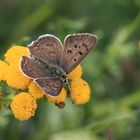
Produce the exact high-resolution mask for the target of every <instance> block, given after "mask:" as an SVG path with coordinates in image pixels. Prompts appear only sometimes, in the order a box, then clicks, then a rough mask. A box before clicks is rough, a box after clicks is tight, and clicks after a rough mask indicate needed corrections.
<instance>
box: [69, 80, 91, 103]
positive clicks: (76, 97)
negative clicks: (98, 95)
mask: <svg viewBox="0 0 140 140" xmlns="http://www.w3.org/2000/svg"><path fill="white" fill-rule="evenodd" d="M70 88H71V99H72V101H73V102H74V103H75V104H85V103H86V102H88V101H89V99H90V87H89V85H88V83H87V82H86V81H84V80H82V79H80V78H79V79H78V78H77V79H73V80H72V81H71V85H70Z"/></svg>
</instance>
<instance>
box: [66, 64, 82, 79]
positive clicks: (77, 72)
mask: <svg viewBox="0 0 140 140" xmlns="http://www.w3.org/2000/svg"><path fill="white" fill-rule="evenodd" d="M67 76H68V78H69V79H73V78H81V76H82V67H81V65H78V66H77V67H76V68H75V69H74V70H73V71H72V72H71V73H70V74H68V75H67Z"/></svg>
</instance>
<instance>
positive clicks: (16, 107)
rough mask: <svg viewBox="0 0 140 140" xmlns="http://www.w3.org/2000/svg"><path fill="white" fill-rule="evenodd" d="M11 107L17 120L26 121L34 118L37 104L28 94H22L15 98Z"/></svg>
mask: <svg viewBox="0 0 140 140" xmlns="http://www.w3.org/2000/svg"><path fill="white" fill-rule="evenodd" d="M10 107H11V110H12V112H13V114H14V116H15V118H17V119H18V120H20V121H25V120H28V119H30V118H31V117H33V116H34V114H35V110H36V108H37V104H36V100H35V99H34V98H33V97H32V96H31V95H30V94H29V93H28V92H21V93H20V94H18V95H17V96H15V98H14V100H13V102H12V103H11V105H10Z"/></svg>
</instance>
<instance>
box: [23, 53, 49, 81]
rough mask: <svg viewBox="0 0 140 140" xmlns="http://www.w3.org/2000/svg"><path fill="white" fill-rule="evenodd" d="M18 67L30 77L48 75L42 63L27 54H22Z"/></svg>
mask: <svg viewBox="0 0 140 140" xmlns="http://www.w3.org/2000/svg"><path fill="white" fill-rule="evenodd" d="M20 68H21V71H22V72H23V73H24V74H25V75H26V76H28V77H30V78H31V79H34V78H39V77H45V76H49V73H48V71H47V70H45V67H44V66H43V65H41V64H40V63H39V62H38V63H37V62H36V61H35V60H34V59H32V58H30V57H27V56H22V59H21V64H20Z"/></svg>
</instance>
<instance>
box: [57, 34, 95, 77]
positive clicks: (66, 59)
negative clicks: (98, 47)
mask: <svg viewBox="0 0 140 140" xmlns="http://www.w3.org/2000/svg"><path fill="white" fill-rule="evenodd" d="M96 41H97V37H96V36H94V35H92V34H88V33H81V34H75V35H69V36H67V37H66V38H65V41H64V52H63V56H62V59H61V64H60V65H61V67H62V68H63V69H64V70H65V72H66V73H67V74H68V73H70V72H71V71H72V70H73V69H74V68H75V67H76V66H77V65H78V64H79V63H80V62H81V61H82V59H83V58H84V57H85V56H86V55H87V54H88V53H89V52H90V50H91V49H92V48H93V47H94V46H95V44H96Z"/></svg>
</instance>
